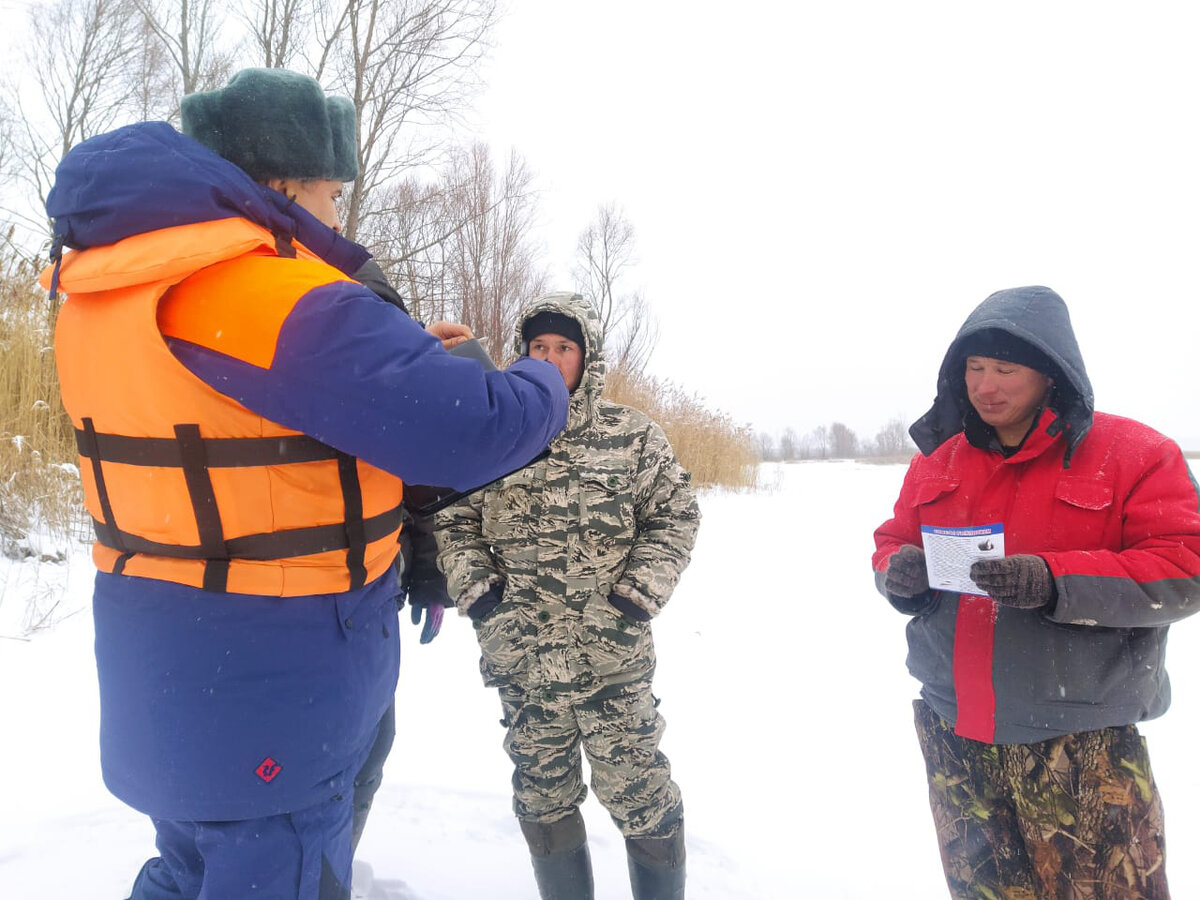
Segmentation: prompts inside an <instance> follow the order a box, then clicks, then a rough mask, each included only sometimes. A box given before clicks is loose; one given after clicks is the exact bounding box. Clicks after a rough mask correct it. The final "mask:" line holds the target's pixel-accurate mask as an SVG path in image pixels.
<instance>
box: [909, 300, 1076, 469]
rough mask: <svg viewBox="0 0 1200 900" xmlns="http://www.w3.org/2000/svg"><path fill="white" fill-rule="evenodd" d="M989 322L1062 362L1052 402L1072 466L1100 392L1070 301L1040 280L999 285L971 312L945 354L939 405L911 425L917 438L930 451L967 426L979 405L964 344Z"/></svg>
mask: <svg viewBox="0 0 1200 900" xmlns="http://www.w3.org/2000/svg"><path fill="white" fill-rule="evenodd" d="M989 328H990V329H996V330H999V331H1004V332H1007V333H1008V334H1011V335H1013V336H1014V337H1017V338H1020V339H1021V340H1023V341H1025V342H1026V343H1028V344H1030V345H1031V346H1033V347H1035V348H1037V349H1038V350H1040V351H1041V352H1042V353H1044V354H1045V355H1046V356H1047V358H1049V360H1050V361H1051V362H1052V363H1053V364H1054V365H1055V366H1056V367H1057V368H1058V370H1059V371H1058V373H1056V377H1055V387H1054V393H1053V395H1052V397H1051V399H1050V403H1049V406H1050V407H1051V408H1052V409H1053V410H1054V411H1055V413H1057V415H1058V417H1057V419H1056V420H1055V421H1054V422H1053V423H1052V424H1051V425H1050V427H1049V431H1050V433H1051V434H1058V433H1059V432H1062V433H1064V434H1065V435H1066V441H1067V449H1066V452H1065V453H1064V455H1063V465H1064V466H1069V465H1070V461H1071V454H1072V453H1073V452H1074V451H1075V448H1076V447H1077V446H1079V442H1080V441H1082V440H1083V438H1084V436H1085V435H1086V434H1087V433H1088V431H1089V430H1090V429H1091V427H1092V415H1093V413H1094V412H1095V408H1096V407H1095V398H1094V397H1093V395H1092V383H1091V381H1090V380H1089V379H1088V375H1087V369H1086V368H1085V367H1084V364H1083V355H1082V354H1081V353H1080V352H1079V344H1078V343H1077V342H1076V340H1075V331H1074V329H1073V328H1072V327H1071V316H1070V314H1069V313H1068V312H1067V305H1066V303H1064V302H1063V299H1062V297H1060V296H1058V294H1056V293H1055V292H1054V291H1052V290H1050V288H1048V287H1040V286H1036V285H1035V286H1031V287H1018V288H1009V289H1008V290H1003V291H997V292H996V293H994V294H992V295H991V296H990V297H988V298H987V299H986V300H984V301H983V302H982V303H980V304H979V306H977V307H976V308H975V310H974V311H973V312H972V313H971V314H970V315H969V316H967V320H966V321H965V322H963V325H962V327H961V328H960V329H959V330H958V334H957V335H956V336H955V338H954V341H953V342H952V343H951V344H950V348H949V349H948V350H947V351H946V356H945V358H944V359H943V360H942V367H941V369H940V370H939V372H938V381H937V397H936V398H935V399H934V401H933V406H932V407H930V409H929V411H928V412H927V413H925V415H923V416H921V418H919V419H917V421H916V422H914V423H913V425H912V427H911V428H909V430H908V433H909V434H910V435H911V436H912V439H913V442H914V443H915V444H916V445H917V448H918V449H919V450H920V451H921V452H922V453H923V454H925V455H926V456H928V455H929V454H930V453H932V452H933V451H934V450H936V449H937V448H938V447H940V446H941V445H942V444H944V443H945V442H946V441H948V440H949V439H950V438H952V437H953V436H954V435H956V434H958V433H959V432H960V431H963V429H964V427H965V426H966V423H967V421H968V417H969V416H970V415H971V414H972V413H973V409H972V407H971V405H970V403H969V402H968V400H967V395H966V386H965V383H964V381H963V361H964V356H963V353H962V351H961V350H960V349H959V348H960V347H961V346H962V342H963V340H964V339H965V338H966V337H968V336H969V335H972V334H975V333H976V332H979V331H983V330H984V329H989Z"/></svg>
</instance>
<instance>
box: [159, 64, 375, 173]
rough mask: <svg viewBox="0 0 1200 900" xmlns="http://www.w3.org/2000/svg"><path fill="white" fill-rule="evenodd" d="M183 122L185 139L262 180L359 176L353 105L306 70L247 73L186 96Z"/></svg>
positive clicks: (183, 106) (243, 71) (247, 71)
mask: <svg viewBox="0 0 1200 900" xmlns="http://www.w3.org/2000/svg"><path fill="white" fill-rule="evenodd" d="M180 117H181V119H182V123H183V133H184V134H186V135H188V136H190V137H193V138H195V139H196V140H198V141H199V142H200V143H202V144H204V145H205V146H206V147H208V148H209V149H210V150H212V151H213V152H215V153H218V154H220V155H221V156H223V157H225V159H227V160H229V161H230V162H232V163H234V164H235V165H237V166H238V167H240V168H241V169H243V170H244V171H245V172H246V173H247V174H248V175H249V176H250V177H251V178H253V179H254V180H255V181H267V180H269V179H271V178H295V179H301V180H303V179H319V180H327V181H353V180H354V179H355V178H356V177H357V176H358V135H357V124H356V117H355V111H354V104H353V103H351V102H350V101H349V100H348V99H346V98H345V97H326V96H325V92H324V90H322V88H321V85H320V84H319V83H318V82H317V80H316V79H315V78H310V77H308V76H307V75H301V74H300V73H299V72H290V71H288V70H287V69H243V70H242V71H240V72H238V73H237V74H236V75H234V76H233V78H231V79H230V81H229V84H227V85H226V86H225V87H223V88H218V89H216V90H214V91H205V92H202V93H196V94H188V95H187V96H186V97H184V98H183V101H182V103H181V105H180Z"/></svg>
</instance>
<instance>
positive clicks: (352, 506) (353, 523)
mask: <svg viewBox="0 0 1200 900" xmlns="http://www.w3.org/2000/svg"><path fill="white" fill-rule="evenodd" d="M338 480H339V481H340V482H341V483H342V501H343V504H344V508H345V516H346V546H347V550H346V568H347V569H349V570H350V590H356V589H357V588H360V587H362V586H363V585H364V584H366V583H367V568H366V566H365V565H364V564H363V559H364V557H365V556H366V550H367V542H366V539H365V530H364V528H365V526H364V523H363V507H362V488H361V487H360V485H359V483H358V460H357V459H355V458H354V457H353V456H351V455H350V454H348V453H339V454H338Z"/></svg>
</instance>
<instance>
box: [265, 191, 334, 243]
mask: <svg viewBox="0 0 1200 900" xmlns="http://www.w3.org/2000/svg"><path fill="white" fill-rule="evenodd" d="M267 186H268V187H272V188H274V189H275V190H277V191H279V193H281V194H283V195H284V196H285V197H294V198H295V199H296V204H297V205H298V206H301V207H303V208H304V209H305V210H307V211H308V212H310V213H312V214H313V215H314V216H316V217H317V218H318V219H320V220H321V221H322V222H324V223H325V224H326V225H328V226H329V227H330V228H332V229H333V230H334V231H338V232H340V231H341V230H342V220H341V217H340V216H339V215H338V210H337V202H338V200H340V199H341V196H342V183H341V182H340V181H298V180H297V179H294V178H273V179H272V180H270V181H268V182H267Z"/></svg>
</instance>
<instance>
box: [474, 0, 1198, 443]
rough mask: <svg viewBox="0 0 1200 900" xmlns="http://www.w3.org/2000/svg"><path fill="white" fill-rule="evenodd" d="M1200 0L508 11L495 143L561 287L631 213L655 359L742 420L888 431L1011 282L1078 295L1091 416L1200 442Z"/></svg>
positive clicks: (666, 2) (489, 121)
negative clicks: (521, 178)
mask: <svg viewBox="0 0 1200 900" xmlns="http://www.w3.org/2000/svg"><path fill="white" fill-rule="evenodd" d="M1198 25H1200V6H1197V5H1196V4H1193V3H1187V2H1150V3H1142V4H1132V3H1113V2H1095V0H1093V2H1079V0H1040V2H1026V0H1015V2H1011V0H1010V2H1007V3H1004V4H984V3H978V2H967V0H953V2H951V0H945V2H935V0H907V2H904V3H897V2H894V0H860V2H853V0H829V2H811V0H796V2H782V0H776V2H772V0H742V2H738V3H710V2H703V0H692V2H686V0H603V2H564V0H509V12H508V15H507V17H506V19H505V20H504V22H503V24H502V26H501V28H500V30H499V32H498V43H497V47H496V50H495V53H494V55H493V58H492V61H491V64H490V66H489V69H488V76H487V77H488V81H489V87H488V90H487V92H486V93H485V95H484V96H483V97H482V98H481V101H480V116H481V118H480V124H479V126H478V127H479V136H480V137H482V138H484V139H486V140H488V141H489V142H490V143H491V144H492V145H493V148H494V149H495V150H496V151H497V158H498V159H500V160H502V159H503V158H504V156H503V154H504V153H505V152H506V151H507V149H508V148H509V147H512V148H515V149H516V150H517V151H518V152H519V153H520V154H521V155H522V156H524V157H525V159H526V160H527V161H528V163H529V164H530V166H531V168H532V169H533V170H534V171H535V172H536V173H537V174H538V176H539V182H540V185H541V187H542V188H543V190H544V195H543V201H542V209H543V211H544V214H545V218H546V230H545V240H546V242H547V246H548V249H549V251H550V254H551V258H552V259H554V260H555V261H556V272H557V273H558V275H559V276H560V279H561V280H560V281H559V282H558V283H557V284H556V287H569V286H570V282H569V279H568V277H567V275H568V272H569V266H570V258H571V255H572V252H573V248H574V243H575V240H576V237H577V236H578V234H579V232H580V231H581V230H582V229H583V228H584V227H585V226H586V225H587V224H588V223H589V222H590V221H591V219H592V218H593V217H594V215H595V212H596V209H597V208H598V207H599V206H600V205H601V204H602V203H606V202H611V201H615V202H617V203H618V204H620V205H621V206H622V207H623V208H624V211H625V213H626V215H627V217H628V218H629V219H630V220H631V221H632V223H633V224H634V226H635V228H636V230H637V239H638V248H639V258H640V264H639V266H638V269H637V271H636V272H635V273H633V276H632V277H631V279H630V282H629V284H628V285H627V287H629V288H640V289H642V290H643V291H644V292H645V294H646V295H647V297H648V298H649V300H650V302H651V304H652V307H653V309H654V311H655V313H656V315H657V316H658V318H659V320H660V323H661V338H660V342H659V347H658V351H657V353H656V356H655V359H654V361H653V362H652V364H651V368H652V370H653V371H654V372H655V373H656V374H659V375H662V376H666V377H670V378H672V379H673V380H674V381H676V382H677V383H679V384H681V385H682V386H684V387H685V388H686V389H688V390H691V391H695V392H697V393H698V394H700V395H701V396H703V397H704V398H706V400H707V401H708V402H709V405H710V406H712V407H715V408H718V409H721V410H724V411H725V412H727V413H729V414H730V415H731V416H732V417H733V418H734V420H735V421H738V422H744V423H748V424H751V425H753V426H755V427H756V428H758V429H760V430H766V431H770V432H778V431H781V430H782V429H783V428H784V427H786V426H791V427H794V428H796V429H797V430H798V431H799V432H801V433H803V432H806V431H808V430H810V429H811V428H813V427H815V426H816V425H819V424H828V423H830V422H832V421H834V420H839V421H842V422H845V423H846V424H848V425H849V426H850V427H852V428H854V429H855V430H856V431H857V432H858V433H859V434H860V435H863V436H873V435H874V433H875V432H876V431H877V430H878V429H879V427H880V426H881V425H882V424H883V423H884V422H885V421H886V420H887V419H889V418H891V417H893V416H896V415H900V416H903V417H904V418H905V420H906V421H911V420H912V419H914V418H915V417H916V416H918V415H919V414H920V413H922V412H923V411H924V410H925V409H926V408H927V406H928V405H929V403H930V401H931V400H932V398H933V390H934V381H935V375H936V371H937V367H938V364H939V363H940V360H941V357H942V354H943V353H944V351H945V348H946V345H947V344H948V343H949V341H950V340H951V339H952V338H953V336H954V333H955V331H956V330H957V329H958V326H959V325H960V324H961V322H962V320H963V319H964V318H965V317H966V315H967V314H968V313H969V312H970V310H971V309H972V308H973V307H974V306H975V305H976V304H977V303H978V302H979V301H981V300H982V299H983V298H984V297H985V296H987V295H988V294H989V293H991V292H992V291H994V290H998V289H1000V288H1005V287H1014V286H1017V285H1022V284H1046V285H1049V286H1050V287H1052V288H1054V289H1055V290H1057V291H1058V292H1059V293H1060V294H1062V295H1063V297H1064V299H1065V300H1066V301H1067V304H1068V306H1069V307H1070V309H1071V313H1072V317H1073V320H1074V323H1075V328H1076V333H1077V335H1078V337H1079V342H1080V345H1081V347H1082V349H1083V353H1084V357H1085V360H1086V362H1087V366H1088V369H1089V373H1090V375H1091V377H1092V381H1093V383H1094V386H1095V389H1096V398H1097V406H1098V407H1099V408H1100V409H1102V410H1105V411H1108V412H1114V413H1119V414H1122V415H1128V416H1131V417H1134V418H1138V419H1141V420H1143V421H1145V422H1147V423H1149V424H1151V425H1153V426H1155V427H1157V428H1159V429H1160V430H1162V431H1164V432H1166V433H1167V434H1169V435H1171V436H1172V437H1175V438H1176V439H1177V440H1179V441H1180V442H1181V443H1182V444H1184V446H1185V447H1189V448H1195V449H1200V402H1198V399H1197V393H1198V388H1197V386H1198V385H1200V364H1198V361H1197V355H1196V352H1195V350H1196V345H1197V340H1198V337H1200V302H1198V301H1200V266H1198V265H1197V252H1196V250H1197V246H1198V245H1200V241H1198V240H1197V239H1198V237H1200V234H1198V231H1200V214H1198V201H1200V128H1198V127H1197V117H1198V115H1200V54H1198V53H1197V52H1196V45H1197V40H1198V38H1200V28H1198V27H1197V26H1198Z"/></svg>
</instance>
